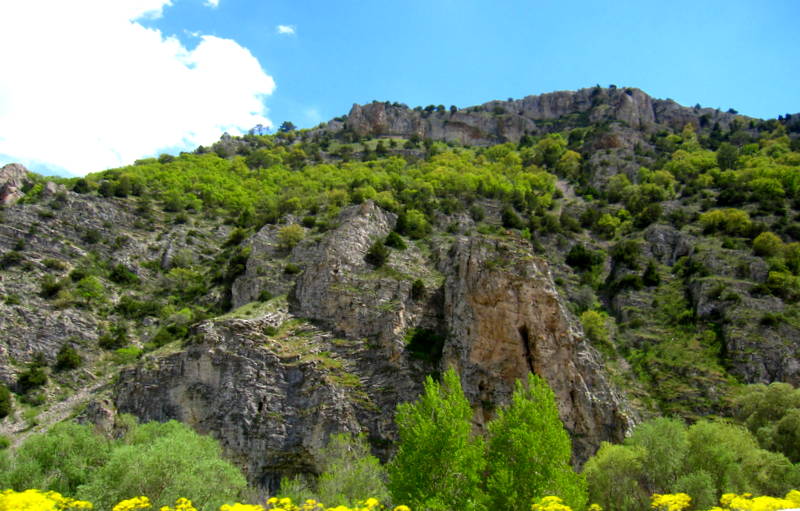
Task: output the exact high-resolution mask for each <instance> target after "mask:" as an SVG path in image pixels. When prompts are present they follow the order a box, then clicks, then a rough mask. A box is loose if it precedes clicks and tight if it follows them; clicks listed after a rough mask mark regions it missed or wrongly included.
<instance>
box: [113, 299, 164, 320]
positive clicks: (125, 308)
mask: <svg viewBox="0 0 800 511" xmlns="http://www.w3.org/2000/svg"><path fill="white" fill-rule="evenodd" d="M115 310H116V311H117V313H119V314H121V315H123V316H125V317H126V318H128V319H142V318H145V317H148V316H151V317H156V316H158V315H159V314H160V312H161V304H160V303H158V302H156V301H152V300H150V301H141V300H137V299H136V298H134V297H133V296H130V295H123V296H121V297H120V299H119V302H118V303H117V305H116V307H115Z"/></svg>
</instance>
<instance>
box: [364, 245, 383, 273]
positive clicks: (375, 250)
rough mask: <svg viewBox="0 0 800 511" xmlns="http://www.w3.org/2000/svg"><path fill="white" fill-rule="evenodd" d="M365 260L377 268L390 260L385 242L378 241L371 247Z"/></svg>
mask: <svg viewBox="0 0 800 511" xmlns="http://www.w3.org/2000/svg"><path fill="white" fill-rule="evenodd" d="M364 260H365V261H366V262H368V263H369V264H371V265H373V266H375V267H381V266H383V265H384V264H386V261H388V260H389V249H388V248H386V245H384V244H383V241H381V240H378V241H376V242H375V243H373V244H372V246H371V247H369V250H368V251H367V253H366V255H365V256H364Z"/></svg>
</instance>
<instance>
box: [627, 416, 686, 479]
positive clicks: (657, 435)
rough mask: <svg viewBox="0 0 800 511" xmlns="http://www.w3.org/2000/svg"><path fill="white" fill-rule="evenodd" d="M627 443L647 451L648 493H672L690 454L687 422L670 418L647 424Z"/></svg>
mask: <svg viewBox="0 0 800 511" xmlns="http://www.w3.org/2000/svg"><path fill="white" fill-rule="evenodd" d="M625 443H626V444H628V445H633V446H637V447H643V448H644V449H645V450H646V451H647V463H645V464H644V465H642V475H643V476H644V477H643V479H644V487H645V491H646V492H647V493H665V492H668V491H670V490H671V489H672V487H673V485H674V484H675V481H677V480H678V477H680V475H681V474H682V472H683V469H684V467H683V464H684V460H685V459H686V456H687V454H688V452H689V439H688V436H687V433H686V426H685V425H684V424H683V422H682V421H680V420H677V419H669V418H666V417H662V418H658V419H654V420H651V421H648V422H644V423H642V424H640V425H639V426H638V427H637V428H636V429H634V430H633V433H632V434H631V436H630V437H629V438H627V439H626V440H625Z"/></svg>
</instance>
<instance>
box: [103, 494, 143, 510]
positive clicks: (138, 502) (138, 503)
mask: <svg viewBox="0 0 800 511" xmlns="http://www.w3.org/2000/svg"><path fill="white" fill-rule="evenodd" d="M148 507H150V499H149V498H147V497H134V498H132V499H127V500H123V501H122V502H120V503H119V504H117V505H116V506H114V509H113V510H112V511H132V510H134V509H145V508H148Z"/></svg>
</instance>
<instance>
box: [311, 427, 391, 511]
mask: <svg viewBox="0 0 800 511" xmlns="http://www.w3.org/2000/svg"><path fill="white" fill-rule="evenodd" d="M316 454H317V455H316V458H317V459H318V460H319V461H320V462H321V469H322V474H320V476H319V479H318V480H317V492H316V496H317V498H318V499H319V500H320V501H321V502H324V503H325V505H326V506H329V507H333V506H339V505H343V506H348V507H355V506H356V504H357V502H359V501H363V500H364V499H365V498H366V496H370V497H373V498H376V499H378V500H379V501H381V502H387V501H388V500H389V491H388V490H387V489H386V470H385V469H384V468H383V466H382V465H381V463H380V461H379V460H378V458H376V457H375V456H373V455H372V454H371V453H370V451H369V443H368V442H367V438H366V437H365V436H364V435H359V436H355V437H354V436H351V435H349V434H339V435H331V437H330V438H329V439H328V445H327V446H325V447H324V448H323V449H321V450H320V451H319V452H318V453H316Z"/></svg>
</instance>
